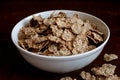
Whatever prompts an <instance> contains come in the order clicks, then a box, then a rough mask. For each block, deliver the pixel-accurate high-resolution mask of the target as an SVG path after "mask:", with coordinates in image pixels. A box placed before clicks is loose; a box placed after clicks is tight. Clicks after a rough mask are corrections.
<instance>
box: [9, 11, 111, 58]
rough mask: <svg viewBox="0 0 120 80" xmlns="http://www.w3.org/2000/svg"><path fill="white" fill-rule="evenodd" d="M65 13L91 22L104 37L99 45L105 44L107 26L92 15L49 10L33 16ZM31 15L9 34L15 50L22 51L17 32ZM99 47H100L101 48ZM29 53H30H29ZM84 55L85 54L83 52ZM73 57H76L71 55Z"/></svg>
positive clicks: (107, 37)
mask: <svg viewBox="0 0 120 80" xmlns="http://www.w3.org/2000/svg"><path fill="white" fill-rule="evenodd" d="M61 11H62V12H65V13H66V14H67V15H68V16H71V15H73V14H74V13H78V14H80V17H81V19H83V20H86V19H87V20H89V21H90V22H93V23H95V24H96V25H97V28H98V30H99V31H101V32H103V33H104V35H105V37H104V42H103V43H102V44H101V45H103V44H105V43H106V42H107V41H108V39H109V36H110V31H109V28H108V27H107V25H106V24H105V23H104V22H103V21H102V20H100V19H99V18H97V17H95V16H93V15H90V14H87V13H83V12H79V11H72V10H51V11H45V12H40V13H36V14H33V15H35V16H39V15H41V17H43V18H47V17H49V16H50V15H51V14H52V13H53V12H54V13H58V12H61ZM33 15H30V16H28V17H26V18H24V19H22V20H21V21H20V22H18V23H17V24H16V25H15V27H14V28H13V30H12V33H11V38H12V41H13V43H14V44H15V46H17V48H19V49H21V50H24V49H22V48H21V47H20V46H19V45H18V32H19V30H20V29H21V28H22V27H23V26H24V25H25V24H27V23H28V22H29V21H30V19H31V18H32V16H33ZM101 45H100V46H101ZM24 51H25V50H24ZM27 52H29V51H27ZM29 53H31V52H29ZM85 53H86V52H85ZM34 55H37V54H34ZM80 55H85V54H80ZM39 56H42V55H39ZM73 56H76V55H73Z"/></svg>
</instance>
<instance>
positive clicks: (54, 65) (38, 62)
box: [11, 10, 110, 73]
mask: <svg viewBox="0 0 120 80" xmlns="http://www.w3.org/2000/svg"><path fill="white" fill-rule="evenodd" d="M53 12H54V13H58V12H65V13H66V14H67V15H69V16H70V15H72V14H74V13H78V14H80V17H81V19H83V20H84V19H87V20H89V21H90V22H94V23H95V24H96V25H97V28H98V30H100V31H101V32H103V33H104V35H105V37H104V42H103V43H102V44H101V45H99V46H98V47H97V48H95V49H93V50H90V51H88V52H85V53H82V54H77V55H71V56H45V55H38V54H35V53H33V52H29V51H27V50H25V49H23V48H21V47H20V46H19V45H18V32H19V30H20V29H21V28H22V27H23V26H24V25H25V24H27V23H28V22H29V21H30V19H31V18H32V17H33V15H36V16H39V15H41V16H42V17H44V18H47V17H49V16H50V15H51V14H52V13H53ZM33 15H30V16H28V17H26V18H24V19H22V20H21V21H19V22H18V23H17V24H16V25H15V26H14V28H13V30H12V32H11V38H12V41H13V43H14V45H15V46H16V47H17V49H18V50H19V52H20V54H21V55H22V56H23V58H24V59H25V60H26V61H27V62H28V63H30V64H32V65H33V66H35V67H37V68H39V69H41V70H45V71H49V72H55V73H66V72H71V71H74V70H78V69H81V68H83V67H85V66H87V65H88V64H90V63H91V62H92V61H94V60H95V59H96V58H97V57H98V55H99V54H100V53H101V51H102V50H103V48H104V46H105V45H106V43H107V42H108V40H109V37H110V30H109V28H108V26H107V25H106V24H105V23H104V22H103V21H102V20H101V19H99V18H97V17H95V16H93V15H91V14H88V13H84V12H80V11H73V10H50V11H44V12H39V13H36V14H33Z"/></svg>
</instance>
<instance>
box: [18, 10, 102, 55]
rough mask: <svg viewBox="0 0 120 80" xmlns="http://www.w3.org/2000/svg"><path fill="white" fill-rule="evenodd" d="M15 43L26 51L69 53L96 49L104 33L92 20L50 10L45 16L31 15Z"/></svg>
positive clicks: (52, 53)
mask: <svg viewBox="0 0 120 80" xmlns="http://www.w3.org/2000/svg"><path fill="white" fill-rule="evenodd" d="M18 39H19V40H18V43H19V45H20V46H21V47H22V48H24V49H25V50H28V51H31V52H35V53H37V54H40V55H47V56H68V55H75V54H78V53H83V52H86V51H89V50H92V49H94V48H96V47H97V46H98V45H100V44H101V43H102V42H103V41H104V39H103V33H102V32H100V31H98V30H97V27H96V25H95V24H94V23H92V22H89V21H88V20H82V19H81V18H80V16H79V15H78V14H73V15H72V16H67V14H66V13H64V12H59V13H56V14H55V13H53V14H51V15H50V17H48V18H42V17H41V16H33V18H32V19H31V20H30V22H29V23H28V24H26V25H25V26H23V27H22V29H21V30H20V31H19V34H18Z"/></svg>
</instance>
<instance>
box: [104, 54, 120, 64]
mask: <svg viewBox="0 0 120 80" xmlns="http://www.w3.org/2000/svg"><path fill="white" fill-rule="evenodd" d="M115 59H118V56H117V55H116V54H107V53H106V54H105V55H104V60H105V61H107V62H108V61H112V60H115Z"/></svg>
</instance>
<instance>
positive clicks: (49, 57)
mask: <svg viewBox="0 0 120 80" xmlns="http://www.w3.org/2000/svg"><path fill="white" fill-rule="evenodd" d="M50 11H52V12H53V11H63V12H75V13H82V14H85V15H89V16H91V17H94V18H96V19H97V20H99V21H100V22H101V23H103V24H104V25H105V27H106V29H107V37H106V39H105V40H104V42H103V43H102V44H100V45H99V46H98V47H96V48H95V49H93V50H90V51H87V52H84V53H81V54H75V55H70V56H46V55H39V54H35V53H33V52H30V51H27V50H25V49H23V48H22V47H20V46H19V45H18V44H16V42H15V41H14V36H13V35H14V34H13V33H14V31H15V28H16V26H17V24H18V23H21V22H22V21H23V20H25V19H26V18H28V17H32V16H33V15H38V14H42V13H44V12H50ZM18 23H17V24H16V25H15V26H14V27H13V29H12V31H11V39H12V42H13V43H14V45H15V46H16V47H17V48H19V49H20V50H22V51H24V52H25V53H26V54H30V55H31V56H35V57H41V58H46V59H58V60H61V59H75V58H76V59H77V58H84V57H86V56H89V55H91V54H92V52H93V51H97V50H98V49H99V48H101V47H104V45H105V44H106V43H107V42H108V40H109V38H110V29H109V28H108V26H107V24H106V23H105V22H104V21H103V20H101V19H100V18H98V17H96V16H94V15H92V14H89V13H86V12H81V11H75V10H48V11H42V12H38V13H34V14H32V15H29V16H27V17H25V18H23V19H22V20H20V21H19V22H18Z"/></svg>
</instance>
